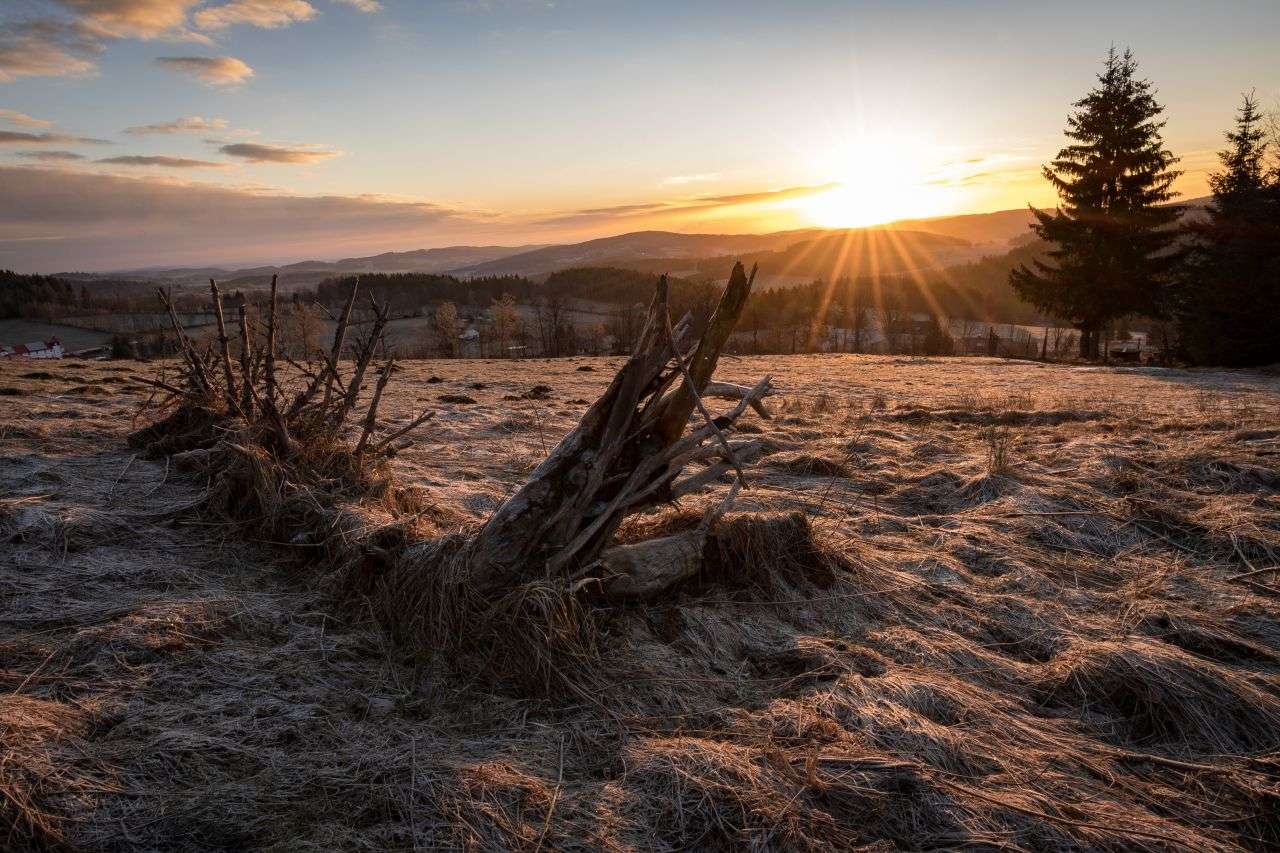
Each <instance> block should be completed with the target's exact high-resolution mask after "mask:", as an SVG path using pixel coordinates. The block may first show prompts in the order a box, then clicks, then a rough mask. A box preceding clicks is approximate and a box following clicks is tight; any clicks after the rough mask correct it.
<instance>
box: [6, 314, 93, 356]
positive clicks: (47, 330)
mask: <svg viewBox="0 0 1280 853" xmlns="http://www.w3.org/2000/svg"><path fill="white" fill-rule="evenodd" d="M50 338H57V339H58V340H59V341H61V342H62V348H63V349H64V350H65V351H67V352H75V351H76V350H82V349H90V348H92V347H100V346H106V345H107V344H109V343H111V335H110V334H108V333H106V332H99V331H93V330H91V329H81V328H77V327H75V326H65V325H62V324H60V323H39V322H36V321H34V320H16V319H10V320H0V345H3V346H13V345H14V344H26V343H32V342H34V341H47V340H49V339H50Z"/></svg>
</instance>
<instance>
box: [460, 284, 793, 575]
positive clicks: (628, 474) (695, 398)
mask: <svg viewBox="0 0 1280 853" xmlns="http://www.w3.org/2000/svg"><path fill="white" fill-rule="evenodd" d="M753 281H754V271H753V273H752V275H751V276H750V277H748V276H747V275H746V273H745V272H744V270H743V269H742V265H741V264H739V265H737V266H736V267H735V268H734V274H733V275H732V276H731V277H730V283H729V286H728V287H727V288H726V290H725V293H724V294H723V295H722V298H721V300H720V305H719V307H718V308H717V309H716V313H715V315H714V316H713V317H712V319H711V323H710V325H709V326H708V329H707V332H706V333H704V334H703V336H702V337H701V338H700V339H699V341H698V342H697V344H696V346H695V347H694V349H693V355H692V356H691V357H690V358H689V359H688V362H687V364H686V362H685V359H684V358H683V353H684V351H685V339H686V337H687V333H688V329H689V323H688V322H687V321H685V320H682V321H681V322H680V323H678V324H675V325H672V323H671V319H670V316H669V314H668V309H667V288H668V285H667V280H666V278H665V276H664V277H663V278H661V279H660V280H659V282H658V286H657V289H656V291H655V294H654V299H653V302H652V303H651V304H650V306H649V314H648V318H647V320H646V323H645V326H644V329H643V331H642V332H641V335H640V339H639V341H638V342H637V343H636V347H635V350H634V351H633V352H632V354H631V357H630V358H629V359H628V360H627V363H626V364H624V365H623V367H622V369H621V370H619V371H618V374H617V375H616V376H615V377H614V380H613V382H612V383H610V385H609V388H608V389H606V391H605V392H604V394H602V395H601V397H600V398H599V399H598V400H597V401H596V402H595V403H594V404H593V405H592V406H591V407H590V408H589V409H588V410H587V412H586V414H585V415H583V417H582V420H581V421H580V422H579V424H578V426H577V428H575V429H574V430H573V431H571V432H570V433H569V434H568V435H567V436H566V437H565V438H564V439H563V440H562V441H561V442H560V444H559V445H557V446H556V448H555V450H553V451H552V452H551V454H550V455H549V456H548V457H547V459H546V460H545V461H544V462H543V463H542V464H541V465H539V466H538V468H537V469H536V470H535V471H534V472H533V474H532V475H531V476H530V478H529V480H528V482H526V483H525V485H524V486H522V487H521V488H520V489H519V490H518V491H517V492H516V493H515V494H514V495H512V496H511V497H510V498H508V499H507V500H506V501H504V502H503V504H502V505H501V506H499V507H498V509H497V510H496V511H495V512H494V513H493V515H492V516H490V518H489V520H488V521H487V522H486V523H485V525H484V527H483V528H481V530H480V532H479V533H478V534H477V535H476V536H475V537H474V538H473V539H472V540H471V542H470V543H469V545H468V546H467V549H466V551H465V553H464V565H465V572H464V573H463V574H464V575H465V577H466V578H467V581H468V582H469V583H470V584H471V585H472V586H473V588H474V589H475V590H477V591H479V592H480V593H481V594H489V593H496V592H500V591H501V590H503V589H508V588H510V587H512V586H514V585H515V584H517V583H519V582H520V581H521V580H522V579H529V578H532V577H538V576H542V575H544V574H553V575H555V574H559V575H568V574H572V573H573V571H574V567H575V566H583V565H589V564H593V563H594V562H595V561H596V560H597V558H598V557H599V556H600V554H601V553H602V552H603V551H604V550H605V548H606V546H607V545H608V543H609V540H610V539H611V538H612V536H613V534H614V532H615V531H616V530H617V527H618V525H619V524H620V523H621V521H622V519H623V518H625V517H626V516H627V515H629V514H631V513H633V512H637V511H639V510H641V509H643V508H644V507H647V506H652V505H654V504H656V503H659V502H662V501H666V500H670V499H672V498H673V497H674V494H673V491H672V489H673V483H674V482H675V480H676V479H677V478H678V477H679V476H680V474H681V472H682V471H683V470H684V466H685V465H686V464H687V463H688V462H689V461H690V460H691V459H693V458H694V457H695V456H697V455H699V454H700V453H702V452H703V449H702V445H703V444H704V443H705V442H709V441H714V442H717V443H718V444H717V446H716V448H715V455H720V456H722V457H724V458H725V459H726V460H727V461H729V462H730V463H733V462H734V456H735V447H734V445H733V444H731V443H730V442H729V440H728V438H727V436H726V435H725V434H724V433H725V431H726V430H728V429H731V428H732V425H733V423H734V422H735V421H736V419H737V418H738V417H740V416H741V415H742V413H743V412H744V411H745V410H746V409H747V408H748V407H749V406H751V405H753V404H755V403H758V402H759V399H760V397H762V396H763V395H764V394H765V393H766V392H767V390H768V387H769V380H768V378H767V377H766V378H765V379H764V380H763V381H762V382H761V383H758V384H757V385H756V386H755V387H754V388H752V389H748V390H746V391H744V392H743V393H741V394H738V395H736V396H737V397H738V400H739V402H738V405H737V406H736V407H735V408H734V409H733V410H732V411H731V412H729V413H727V414H725V415H721V416H720V417H719V418H715V417H712V415H711V413H710V412H709V411H707V410H706V407H705V406H704V405H702V404H701V400H700V393H701V391H702V389H703V388H705V387H706V385H707V382H708V381H709V380H710V376H711V373H712V371H714V369H715V366H716V363H717V361H718V359H719V356H720V352H721V350H722V349H723V347H724V345H725V343H726V342H727V341H728V337H729V334H730V333H731V332H732V330H733V326H734V324H735V323H736V322H737V319H738V317H739V316H740V314H741V311H742V306H743V304H744V303H745V301H746V298H747V296H748V295H749V293H750V289H751V284H752V282H753ZM681 380H683V381H681ZM673 386H674V387H673ZM668 388H672V390H670V391H668V390H667V389H668ZM695 408H697V409H699V410H700V411H702V413H703V416H704V420H705V422H704V423H703V424H702V425H701V426H700V427H697V428H695V429H693V430H692V431H691V432H690V433H689V434H688V435H685V434H684V433H685V430H686V429H687V428H688V420H689V415H690V414H691V413H692V412H693V410H694V409H695ZM677 420H678V421H679V423H678V425H677V424H676V423H675V422H676V421H677ZM735 467H737V466H735ZM743 481H745V475H743V476H742V477H741V478H740V481H739V482H738V483H737V484H735V492H736V489H737V488H738V487H739V486H741V484H742V482H743ZM686 485H691V484H686ZM671 547H674V548H676V549H677V552H678V553H677V555H676V557H677V558H678V559H683V558H682V557H679V556H678V555H679V554H682V553H684V552H683V551H680V550H679V548H678V543H677V544H676V545H671ZM660 552H661V549H657V550H655V551H653V552H652V553H660ZM619 559H622V558H619Z"/></svg>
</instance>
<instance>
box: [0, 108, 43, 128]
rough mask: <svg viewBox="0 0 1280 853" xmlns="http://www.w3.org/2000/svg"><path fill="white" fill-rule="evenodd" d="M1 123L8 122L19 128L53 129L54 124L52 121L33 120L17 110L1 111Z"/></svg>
mask: <svg viewBox="0 0 1280 853" xmlns="http://www.w3.org/2000/svg"><path fill="white" fill-rule="evenodd" d="M0 121H4V122H8V123H9V124H14V125H17V126H18V127H53V122H51V121H45V120H44V119H42V118H32V117H31V116H29V115H27V114H26V113H20V112H18V111H17V110H0Z"/></svg>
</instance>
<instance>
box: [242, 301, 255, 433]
mask: <svg viewBox="0 0 1280 853" xmlns="http://www.w3.org/2000/svg"><path fill="white" fill-rule="evenodd" d="M239 315H240V317H239V319H240V383H241V384H240V393H241V395H240V411H241V412H243V413H244V416H245V417H246V418H248V417H250V416H252V414H253V370H252V364H253V337H252V335H250V334H249V312H248V309H246V307H245V305H244V303H243V302H242V303H240V310H239Z"/></svg>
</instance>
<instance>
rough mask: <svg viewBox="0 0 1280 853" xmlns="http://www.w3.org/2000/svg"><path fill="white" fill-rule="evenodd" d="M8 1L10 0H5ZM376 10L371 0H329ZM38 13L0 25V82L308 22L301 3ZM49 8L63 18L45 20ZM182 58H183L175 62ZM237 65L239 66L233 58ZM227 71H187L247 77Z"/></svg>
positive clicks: (138, 5)
mask: <svg viewBox="0 0 1280 853" xmlns="http://www.w3.org/2000/svg"><path fill="white" fill-rule="evenodd" d="M8 2H12V0H8ZM335 2H342V3H344V4H345V5H348V6H351V7H353V8H355V9H358V10H360V11H362V12H376V11H378V10H379V9H380V8H381V6H380V4H379V3H377V2H376V0H335ZM29 7H30V8H31V9H33V10H40V11H43V12H44V13H45V14H42V15H38V16H36V17H32V18H27V19H23V20H12V19H11V20H4V21H0V83H3V82H9V81H13V80H18V79H21V78H23V77H84V76H90V75H92V74H95V73H96V72H97V69H98V63H97V60H98V57H99V56H100V55H101V54H102V53H103V51H104V50H105V49H106V47H107V45H108V44H110V43H111V42H113V41H118V40H120V39H129V38H132V39H142V40H145V41H151V40H162V41H174V42H194V43H199V44H206V45H208V44H212V43H213V42H212V40H211V39H210V38H209V36H208V35H207V33H218V32H220V31H222V30H225V29H227V28H228V27H232V26H236V25H243V26H252V27H261V28H276V27H284V26H289V25H291V24H295V23H301V22H304V21H309V20H311V19H313V18H315V17H316V16H317V15H318V14H319V11H318V10H317V9H316V7H315V6H314V5H313V4H312V3H311V2H309V1H308V0H224V2H219V3H210V2H208V0H36V2H29ZM54 10H57V11H61V12H62V13H63V14H51V12H53V11H54ZM180 58H186V57H180ZM234 61H235V62H239V60H234ZM247 69H248V66H247V65H244V64H243V63H241V64H240V67H239V68H238V69H237V68H232V67H230V66H227V65H225V64H224V65H223V66H221V67H220V68H213V67H210V66H205V67H203V68H197V67H195V66H187V67H186V68H185V70H187V71H189V72H190V73H193V74H195V75H196V76H198V77H199V78H200V79H202V80H205V82H212V83H217V84H225V83H228V82H232V83H238V82H242V81H243V80H245V79H247V78H248V77H249V76H250V73H251V72H250V73H245V72H246V70H247Z"/></svg>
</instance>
